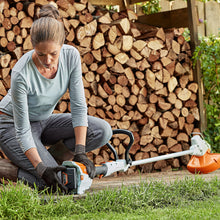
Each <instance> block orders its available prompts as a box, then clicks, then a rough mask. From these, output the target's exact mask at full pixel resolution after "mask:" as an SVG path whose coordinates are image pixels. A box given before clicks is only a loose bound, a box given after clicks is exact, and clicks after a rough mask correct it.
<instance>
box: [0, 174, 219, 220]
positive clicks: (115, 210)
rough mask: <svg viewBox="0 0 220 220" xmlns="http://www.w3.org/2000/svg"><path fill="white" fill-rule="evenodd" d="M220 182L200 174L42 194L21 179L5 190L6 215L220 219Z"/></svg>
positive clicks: (1, 207) (1, 202)
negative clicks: (77, 195)
mask: <svg viewBox="0 0 220 220" xmlns="http://www.w3.org/2000/svg"><path fill="white" fill-rule="evenodd" d="M219 210H220V181H219V179H217V178H213V179H211V180H208V181H206V180H204V179H202V178H200V177H199V176H198V177H196V178H195V179H194V178H185V179H184V180H179V181H175V182H172V183H171V182H170V183H165V182H162V181H152V182H150V183H149V182H148V183H147V182H142V183H141V184H139V185H138V186H129V187H127V186H126V187H125V186H123V187H122V188H120V189H108V190H103V191H99V192H97V193H93V194H87V196H86V197H84V198H82V199H77V200H76V199H74V198H73V196H72V195H69V196H63V195H61V194H55V195H52V194H48V193H46V192H41V193H39V192H38V191H37V190H35V189H30V188H29V187H27V186H24V185H23V184H22V183H19V184H17V185H16V186H14V185H12V184H9V185H4V186H3V187H2V189H1V199H0V218H1V219H22V220H23V219H95V220H96V219H109V220H110V219H111V220H112V219H220V211H219Z"/></svg>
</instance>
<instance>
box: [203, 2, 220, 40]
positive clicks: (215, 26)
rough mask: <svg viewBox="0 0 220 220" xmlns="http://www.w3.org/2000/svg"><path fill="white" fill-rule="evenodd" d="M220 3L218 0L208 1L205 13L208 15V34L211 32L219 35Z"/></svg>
mask: <svg viewBox="0 0 220 220" xmlns="http://www.w3.org/2000/svg"><path fill="white" fill-rule="evenodd" d="M219 12H220V4H219V3H218V2H213V1H210V2H206V4H205V15H206V21H207V24H206V36H209V35H211V34H214V35H218V33H219V31H220V16H219Z"/></svg>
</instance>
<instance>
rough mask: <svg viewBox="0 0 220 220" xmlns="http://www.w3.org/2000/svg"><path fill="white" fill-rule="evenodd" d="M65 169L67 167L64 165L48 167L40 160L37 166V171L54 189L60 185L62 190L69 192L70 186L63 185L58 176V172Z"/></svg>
mask: <svg viewBox="0 0 220 220" xmlns="http://www.w3.org/2000/svg"><path fill="white" fill-rule="evenodd" d="M65 170H66V167H64V166H56V167H47V166H45V165H44V164H43V162H40V163H39V164H38V165H37V167H36V171H37V173H38V174H39V176H40V177H41V178H42V179H43V180H44V181H45V182H46V184H47V185H48V186H49V187H51V188H52V190H53V191H55V190H56V189H57V186H58V187H59V188H60V189H61V190H63V191H64V192H65V193H67V192H68V188H67V187H66V186H64V185H63V183H62V182H61V180H60V179H59V178H58V176H57V173H58V172H60V171H61V172H62V171H65Z"/></svg>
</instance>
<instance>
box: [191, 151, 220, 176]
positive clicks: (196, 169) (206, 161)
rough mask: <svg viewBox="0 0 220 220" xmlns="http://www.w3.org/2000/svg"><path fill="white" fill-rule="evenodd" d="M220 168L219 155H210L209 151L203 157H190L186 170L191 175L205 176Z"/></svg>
mask: <svg viewBox="0 0 220 220" xmlns="http://www.w3.org/2000/svg"><path fill="white" fill-rule="evenodd" d="M219 168H220V154H218V153H210V151H209V150H207V151H206V153H205V154H204V155H203V156H194V155H193V156H192V157H191V159H190V161H189V163H188V164H187V169H188V171H189V172H191V173H193V174H196V173H198V174H205V173H210V172H213V171H215V170H217V169H219Z"/></svg>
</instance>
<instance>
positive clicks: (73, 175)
mask: <svg viewBox="0 0 220 220" xmlns="http://www.w3.org/2000/svg"><path fill="white" fill-rule="evenodd" d="M62 183H63V184H64V185H65V186H66V187H67V188H68V193H74V194H76V193H77V168H76V167H67V168H66V170H65V171H63V172H62Z"/></svg>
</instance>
